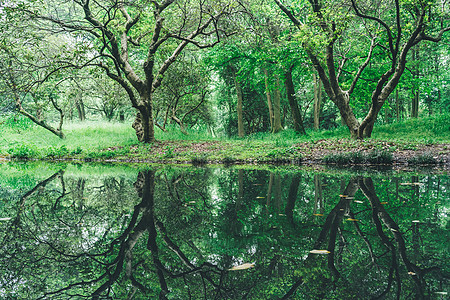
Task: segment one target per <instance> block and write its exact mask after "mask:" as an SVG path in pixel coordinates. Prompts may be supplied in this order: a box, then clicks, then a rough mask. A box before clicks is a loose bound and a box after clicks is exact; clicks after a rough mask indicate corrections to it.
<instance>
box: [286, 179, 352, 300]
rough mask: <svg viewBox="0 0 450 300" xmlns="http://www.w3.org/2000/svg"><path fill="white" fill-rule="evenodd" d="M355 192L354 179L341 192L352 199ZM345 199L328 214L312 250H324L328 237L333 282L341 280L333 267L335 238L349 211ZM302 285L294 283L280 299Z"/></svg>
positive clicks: (342, 198)
mask: <svg viewBox="0 0 450 300" xmlns="http://www.w3.org/2000/svg"><path fill="white" fill-rule="evenodd" d="M357 190H358V182H357V180H356V179H352V180H350V182H349V183H348V185H347V187H346V188H345V190H344V191H343V195H346V196H347V197H353V196H354V195H355V193H356V191H357ZM347 197H341V200H340V201H339V202H338V204H337V205H336V206H335V207H334V208H333V209H332V210H331V212H330V213H329V214H328V216H327V219H326V220H325V223H324V225H323V227H322V230H321V231H320V233H319V237H318V238H317V240H316V242H315V243H314V246H313V249H316V250H320V249H325V248H324V247H323V246H324V244H325V242H326V240H327V237H328V246H327V247H326V249H327V250H328V251H330V254H329V255H328V256H327V258H328V268H329V269H330V271H331V272H332V273H333V275H334V277H335V280H337V279H338V278H342V277H341V275H340V273H339V271H338V270H337V269H336V266H335V261H334V259H335V251H334V249H335V245H336V238H337V232H338V229H339V224H340V223H341V221H342V218H343V216H344V214H345V213H346V212H347V211H348V210H349V204H350V200H347ZM314 256H315V254H309V255H308V257H307V258H306V260H308V261H309V260H311V259H313V257H314ZM302 283H303V279H300V280H298V281H297V282H295V283H294V284H293V285H292V287H291V288H290V289H289V291H288V292H287V293H286V294H285V295H284V296H283V297H282V298H281V299H290V297H291V296H292V295H293V294H294V293H295V290H296V289H297V288H298V287H299V286H300V285H301V284H302Z"/></svg>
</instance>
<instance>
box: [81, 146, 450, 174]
mask: <svg viewBox="0 0 450 300" xmlns="http://www.w3.org/2000/svg"><path fill="white" fill-rule="evenodd" d="M80 157H83V156H80ZM83 159H84V160H88V161H91V160H92V161H99V160H100V161H122V162H144V163H174V164H180V163H181V164H194V165H202V164H225V165H232V164H283V165H324V164H327V165H338V166H346V165H393V166H397V167H405V166H419V165H422V166H423V165H428V166H432V167H438V168H440V169H446V170H450V143H433V144H420V143H411V142H391V141H389V142H388V141H379V140H363V141H359V140H352V139H323V140H317V141H312V142H302V143H295V144H291V145H276V144H274V143H267V142H258V141H237V140H234V141H227V142H225V141H158V142H155V143H153V144H151V145H147V146H146V145H132V146H130V147H129V148H125V147H120V146H119V147H110V148H106V149H104V150H102V151H100V152H98V153H96V155H95V156H89V155H88V156H87V157H86V156H85V157H84V158H83Z"/></svg>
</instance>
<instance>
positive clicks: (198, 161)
mask: <svg viewBox="0 0 450 300" xmlns="http://www.w3.org/2000/svg"><path fill="white" fill-rule="evenodd" d="M207 163H208V156H207V155H200V156H195V157H193V158H192V159H191V164H193V165H194V166H200V165H205V164H207Z"/></svg>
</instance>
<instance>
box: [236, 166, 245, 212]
mask: <svg viewBox="0 0 450 300" xmlns="http://www.w3.org/2000/svg"><path fill="white" fill-rule="evenodd" d="M238 186H239V192H238V198H237V201H236V211H239V210H240V209H241V203H242V200H243V198H244V170H242V169H239V171H238Z"/></svg>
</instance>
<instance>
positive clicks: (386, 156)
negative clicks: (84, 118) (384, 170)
mask: <svg viewBox="0 0 450 300" xmlns="http://www.w3.org/2000/svg"><path fill="white" fill-rule="evenodd" d="M393 160H394V157H393V156H392V153H391V152H389V151H386V150H377V149H375V150H372V151H371V152H370V153H369V154H368V155H367V161H368V162H369V163H371V164H386V165H389V164H392V162H393Z"/></svg>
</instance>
